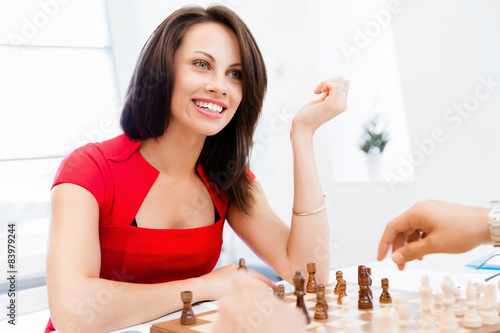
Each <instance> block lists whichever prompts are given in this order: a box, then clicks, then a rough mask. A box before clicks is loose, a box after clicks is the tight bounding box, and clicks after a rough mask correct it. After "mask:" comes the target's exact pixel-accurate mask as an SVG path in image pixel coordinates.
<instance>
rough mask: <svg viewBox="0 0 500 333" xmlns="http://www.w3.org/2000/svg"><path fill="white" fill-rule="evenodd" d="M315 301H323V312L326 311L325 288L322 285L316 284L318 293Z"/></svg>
mask: <svg viewBox="0 0 500 333" xmlns="http://www.w3.org/2000/svg"><path fill="white" fill-rule="evenodd" d="M316 299H317V300H320V299H324V300H325V310H327V311H328V302H327V301H326V288H325V285H324V284H318V293H317V294H316Z"/></svg>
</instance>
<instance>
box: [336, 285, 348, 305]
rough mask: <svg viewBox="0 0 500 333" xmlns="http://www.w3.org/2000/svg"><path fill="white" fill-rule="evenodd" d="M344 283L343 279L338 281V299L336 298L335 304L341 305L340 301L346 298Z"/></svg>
mask: <svg viewBox="0 0 500 333" xmlns="http://www.w3.org/2000/svg"><path fill="white" fill-rule="evenodd" d="M346 289H347V287H346V282H345V280H344V279H340V280H339V297H338V298H337V304H342V299H343V298H344V297H345V296H347V292H346Z"/></svg>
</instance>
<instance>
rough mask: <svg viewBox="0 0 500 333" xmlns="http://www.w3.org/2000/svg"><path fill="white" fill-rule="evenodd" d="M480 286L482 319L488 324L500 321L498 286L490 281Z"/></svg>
mask: <svg viewBox="0 0 500 333" xmlns="http://www.w3.org/2000/svg"><path fill="white" fill-rule="evenodd" d="M479 288H480V291H481V301H480V303H481V309H482V311H481V321H482V322H483V324H487V325H494V324H497V323H499V322H500V318H499V316H498V312H497V305H498V296H497V286H496V285H495V284H494V283H492V282H490V283H486V284H483V285H481V286H480V287H479Z"/></svg>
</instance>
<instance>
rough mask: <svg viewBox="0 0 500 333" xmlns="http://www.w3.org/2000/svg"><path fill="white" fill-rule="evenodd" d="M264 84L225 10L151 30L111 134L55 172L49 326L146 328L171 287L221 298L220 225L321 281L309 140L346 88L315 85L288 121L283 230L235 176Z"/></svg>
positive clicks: (251, 44)
mask: <svg viewBox="0 0 500 333" xmlns="http://www.w3.org/2000/svg"><path fill="white" fill-rule="evenodd" d="M266 83H267V78H266V71H265V67H264V62H263V59H262V56H261V53H260V51H259V49H258V47H257V44H256V43H255V40H254V39H253V37H252V35H251V33H250V32H249V30H248V28H247V27H246V25H245V24H244V23H243V22H242V21H241V19H240V18H239V17H238V16H237V15H236V14H234V13H233V12H232V11H230V10H229V9H227V8H225V7H221V6H214V7H210V8H208V9H206V10H205V9H202V8H199V7H193V8H183V9H180V10H178V11H176V12H175V13H173V14H172V15H170V16H169V17H168V18H167V19H166V20H165V21H164V22H163V23H162V24H160V26H159V27H158V28H157V29H156V30H155V32H154V33H153V34H152V36H151V37H150V39H149V41H148V42H147V43H146V45H145V47H144V48H143V50H142V52H141V55H140V58H139V61H138V64H137V68H136V70H135V73H134V75H133V77H132V80H131V83H130V87H129V90H128V96H127V100H126V104H125V106H124V110H123V113H122V118H121V125H122V128H123V130H124V134H123V135H121V136H118V137H116V138H114V139H111V140H108V141H105V142H102V143H97V144H88V145H86V146H84V147H82V148H79V149H77V150H76V151H74V152H73V153H72V154H70V155H69V156H68V157H67V158H66V159H65V160H64V161H63V163H62V165H61V167H60V169H59V170H58V173H57V174H56V179H55V181H54V187H53V190H52V223H51V231H50V246H49V253H48V263H47V288H48V292H49V307H50V311H51V316H52V319H53V322H54V326H55V327H56V328H57V330H58V331H61V332H66V331H68V332H70V331H81V332H89V331H92V332H97V331H111V330H116V329H119V328H122V327H128V326H132V325H136V324H138V323H141V322H145V321H149V320H152V319H155V318H158V317H160V316H162V315H164V314H166V313H169V312H172V311H175V310H178V309H180V308H181V307H182V303H181V300H180V297H179V294H180V292H181V291H183V290H190V291H192V292H193V302H197V301H201V300H215V299H219V298H220V297H222V296H224V295H229V294H231V293H232V292H233V287H232V284H230V283H228V280H229V279H230V278H231V277H232V276H233V275H234V274H235V273H236V270H237V267H236V266H235V265H229V266H226V267H222V268H219V269H217V270H214V271H212V269H213V268H214V266H215V264H216V262H217V259H218V257H219V254H220V249H221V245H222V226H223V223H224V221H225V220H226V219H227V221H228V223H229V224H230V225H231V227H232V228H233V229H234V231H235V232H236V233H237V234H238V235H239V236H240V237H241V238H242V239H243V240H244V241H245V242H246V243H247V244H248V245H249V246H250V247H251V248H252V250H253V251H254V252H255V253H256V254H257V255H259V256H260V257H261V258H263V259H264V260H265V261H266V262H267V263H269V265H270V266H271V267H272V268H273V269H274V270H275V271H276V272H277V273H278V274H279V275H280V276H282V277H283V278H285V279H287V280H289V281H291V278H292V277H293V273H294V272H295V270H297V269H301V270H303V271H304V268H305V266H306V263H307V262H310V261H315V262H316V263H317V267H318V272H317V278H318V280H319V281H320V282H326V281H327V280H328V273H329V261H330V258H329V254H328V248H329V238H328V237H329V232H328V221H327V217H326V213H325V210H324V209H322V208H324V198H323V194H322V191H321V187H320V184H319V180H318V175H317V171H316V166H315V162H314V153H313V146H312V137H313V134H314V132H315V130H316V129H317V128H318V127H319V126H320V125H321V124H323V123H325V122H326V121H328V120H330V119H332V118H333V117H335V116H337V115H338V114H340V113H342V112H343V111H344V110H345V109H346V97H347V89H348V82H347V81H346V80H343V79H342V78H335V79H331V80H328V81H324V82H321V83H320V84H319V85H318V87H317V88H316V90H315V93H317V94H321V93H323V97H321V98H320V99H318V100H316V101H314V102H312V103H310V104H308V105H306V106H305V107H303V108H302V109H301V110H300V111H299V112H298V113H297V115H296V117H295V119H294V121H293V125H292V133H291V141H292V145H293V149H294V186H295V194H294V203H293V210H294V212H295V214H294V216H293V218H292V222H291V223H292V224H291V228H288V227H287V225H286V224H285V223H283V222H282V221H281V220H280V219H279V218H278V217H277V216H276V214H275V213H274V212H273V211H272V210H271V208H270V207H269V205H268V203H267V200H266V198H265V196H264V193H263V191H262V187H261V186H260V185H259V184H258V182H257V181H256V180H255V179H254V178H255V177H254V175H253V174H252V173H251V171H250V170H249V169H248V156H249V152H250V149H251V145H252V135H253V132H254V129H255V126H256V122H257V119H258V117H259V114H260V110H261V108H262V101H263V98H264V93H265V90H266ZM214 221H215V222H214ZM249 273H250V275H251V276H253V277H255V278H256V279H259V280H262V281H264V282H265V283H267V284H269V285H272V283H271V281H269V280H268V279H267V278H265V277H264V276H262V275H261V274H260V273H258V272H256V271H253V270H249ZM305 273H306V272H305V271H304V274H305Z"/></svg>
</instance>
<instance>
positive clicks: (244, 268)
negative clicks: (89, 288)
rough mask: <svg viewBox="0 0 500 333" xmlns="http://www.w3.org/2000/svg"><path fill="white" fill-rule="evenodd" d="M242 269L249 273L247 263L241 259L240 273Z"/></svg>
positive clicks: (239, 264)
mask: <svg viewBox="0 0 500 333" xmlns="http://www.w3.org/2000/svg"><path fill="white" fill-rule="evenodd" d="M241 269H243V270H245V271H247V272H248V269H247V266H246V263H245V259H243V258H240V261H239V263H238V271H239V270H241Z"/></svg>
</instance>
